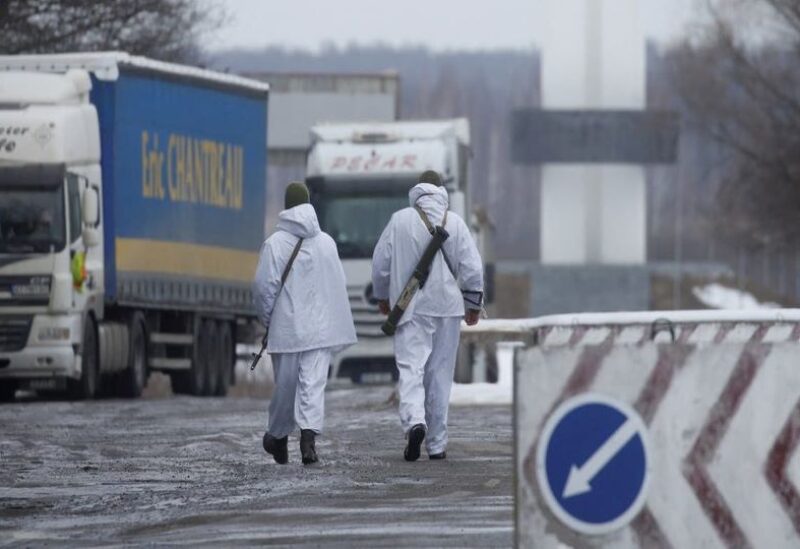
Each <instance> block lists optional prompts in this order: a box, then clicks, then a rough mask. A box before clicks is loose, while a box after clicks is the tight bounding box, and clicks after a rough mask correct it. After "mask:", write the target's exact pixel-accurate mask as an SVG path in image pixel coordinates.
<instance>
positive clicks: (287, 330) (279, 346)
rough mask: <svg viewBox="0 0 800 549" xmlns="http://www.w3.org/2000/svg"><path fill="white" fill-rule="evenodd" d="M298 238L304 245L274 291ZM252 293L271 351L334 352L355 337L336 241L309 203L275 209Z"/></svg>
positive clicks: (268, 349)
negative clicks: (274, 223) (276, 213)
mask: <svg viewBox="0 0 800 549" xmlns="http://www.w3.org/2000/svg"><path fill="white" fill-rule="evenodd" d="M298 238H303V239H304V240H303V245H302V247H301V248H300V252H299V253H298V254H297V258H296V259H295V261H294V264H293V265H292V269H291V271H290V272H289V276H288V278H287V279H286V284H285V286H284V287H283V290H281V292H280V294H278V290H279V288H280V284H281V276H282V275H283V270H284V268H285V267H286V264H287V263H288V262H289V258H290V257H291V255H292V251H293V250H294V247H295V245H296V244H297V240H298ZM276 295H277V300H276V299H275V298H276ZM253 296H254V301H255V306H256V310H257V311H258V316H259V318H260V319H261V322H262V323H263V324H264V325H265V326H267V327H268V328H269V345H268V347H267V351H268V352H270V353H299V352H304V351H310V350H314V349H330V350H331V351H332V352H334V353H336V352H339V351H341V350H342V349H344V348H346V347H348V346H350V345H353V344H354V343H355V342H356V332H355V328H354V326H353V316H352V314H351V313H350V302H349V299H348V296H347V285H346V282H345V277H344V271H343V269H342V264H341V262H340V261H339V255H338V253H337V251H336V244H335V243H334V241H333V239H332V238H331V237H330V236H328V235H327V234H326V233H324V232H322V231H321V230H320V228H319V222H318V221H317V214H316V212H315V211H314V208H313V207H312V206H311V205H310V204H301V205H299V206H295V207H294V208H290V209H288V210H284V211H282V212H281V213H280V216H279V218H278V225H277V231H276V232H275V233H274V234H273V235H272V236H270V237H269V238H268V239H267V240H266V242H264V245H263V246H262V247H261V256H260V258H259V261H258V267H257V268H256V276H255V281H254V282H253Z"/></svg>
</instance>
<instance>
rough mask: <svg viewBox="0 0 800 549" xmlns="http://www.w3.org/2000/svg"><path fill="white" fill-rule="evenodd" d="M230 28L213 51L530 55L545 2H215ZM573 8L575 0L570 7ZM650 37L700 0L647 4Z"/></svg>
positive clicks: (665, 33) (659, 36)
mask: <svg viewBox="0 0 800 549" xmlns="http://www.w3.org/2000/svg"><path fill="white" fill-rule="evenodd" d="M211 1H212V2H214V3H216V4H219V5H221V6H224V7H225V9H226V11H227V12H228V14H229V16H230V20H229V22H228V24H227V25H226V26H225V27H223V28H221V29H218V30H216V31H215V32H214V33H213V35H212V36H210V37H209V41H210V42H209V44H208V47H209V49H210V50H212V51H213V50H217V51H218V50H221V49H228V48H237V47H245V48H259V47H263V46H266V45H281V46H285V47H290V48H302V49H310V50H317V49H319V47H320V46H321V45H322V44H324V43H326V42H327V43H333V44H336V45H337V46H340V47H341V46H347V45H348V44H351V43H359V44H374V43H376V42H384V43H387V44H390V45H395V46H403V45H421V44H422V45H427V46H428V47H430V48H432V49H435V50H447V49H503V48H515V49H519V48H528V47H530V46H532V45H533V44H535V43H536V42H537V40H536V36H537V34H538V32H539V31H538V28H539V25H540V24H541V17H540V15H539V12H540V11H541V3H540V0H480V1H479V0H395V1H392V2H388V1H386V0H211ZM564 1H572V0H564ZM640 1H641V3H642V13H643V19H644V25H645V32H646V33H647V35H648V36H649V37H651V38H654V39H656V40H658V41H661V42H664V41H668V40H671V39H674V38H676V37H678V36H680V35H681V34H682V33H683V31H684V30H685V29H686V27H687V25H691V24H692V23H693V22H694V21H695V20H696V17H697V15H696V14H697V10H696V9H695V8H694V6H695V5H696V2H697V0H640Z"/></svg>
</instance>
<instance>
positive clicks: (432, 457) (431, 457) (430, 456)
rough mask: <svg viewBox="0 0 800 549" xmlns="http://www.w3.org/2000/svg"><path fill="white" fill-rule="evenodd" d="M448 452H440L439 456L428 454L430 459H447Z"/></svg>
mask: <svg viewBox="0 0 800 549" xmlns="http://www.w3.org/2000/svg"><path fill="white" fill-rule="evenodd" d="M446 457H447V452H439V453H438V454H428V459H445V458H446Z"/></svg>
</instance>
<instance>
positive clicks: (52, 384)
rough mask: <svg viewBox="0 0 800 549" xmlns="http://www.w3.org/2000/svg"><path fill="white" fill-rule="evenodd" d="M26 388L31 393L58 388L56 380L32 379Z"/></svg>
mask: <svg viewBox="0 0 800 549" xmlns="http://www.w3.org/2000/svg"><path fill="white" fill-rule="evenodd" d="M28 387H29V388H30V389H31V390H32V391H46V390H54V389H59V388H60V387H59V383H58V380H57V379H32V380H31V381H29V382H28Z"/></svg>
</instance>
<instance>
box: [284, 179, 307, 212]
mask: <svg viewBox="0 0 800 549" xmlns="http://www.w3.org/2000/svg"><path fill="white" fill-rule="evenodd" d="M308 202H309V199H308V187H306V186H305V185H303V184H302V183H297V182H294V183H289V184H288V185H287V186H286V197H285V198H284V200H283V207H284V208H286V209H287V210H288V209H289V208H294V207H295V206H299V205H300V204H308Z"/></svg>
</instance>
